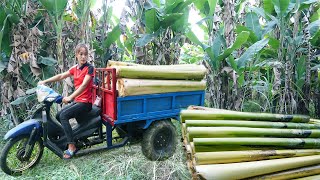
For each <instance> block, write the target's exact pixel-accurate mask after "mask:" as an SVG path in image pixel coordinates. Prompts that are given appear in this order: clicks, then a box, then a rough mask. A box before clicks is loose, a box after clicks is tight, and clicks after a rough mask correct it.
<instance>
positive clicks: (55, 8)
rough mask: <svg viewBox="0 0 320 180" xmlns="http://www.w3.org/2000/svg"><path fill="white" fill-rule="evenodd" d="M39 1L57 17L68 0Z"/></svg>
mask: <svg viewBox="0 0 320 180" xmlns="http://www.w3.org/2000/svg"><path fill="white" fill-rule="evenodd" d="M40 2H41V4H42V5H43V6H44V7H45V8H46V10H47V11H48V12H49V13H50V14H51V15H53V16H56V17H59V16H61V15H62V14H63V12H64V10H65V9H66V7H67V3H68V0H40Z"/></svg>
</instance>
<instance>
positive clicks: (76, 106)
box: [59, 102, 92, 144]
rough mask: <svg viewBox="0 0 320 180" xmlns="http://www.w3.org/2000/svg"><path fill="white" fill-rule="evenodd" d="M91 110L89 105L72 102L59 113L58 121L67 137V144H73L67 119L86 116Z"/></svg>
mask: <svg viewBox="0 0 320 180" xmlns="http://www.w3.org/2000/svg"><path fill="white" fill-rule="evenodd" d="M91 109H92V104H91V103H81V102H72V103H71V104H69V105H68V106H66V107H64V108H63V109H62V110H61V111H60V112H59V119H60V122H61V125H62V127H63V130H64V133H65V134H66V136H67V143H68V144H75V142H74V139H73V134H72V128H71V125H70V123H69V119H71V118H76V117H79V116H81V115H85V114H87V113H88V112H89V111H91Z"/></svg>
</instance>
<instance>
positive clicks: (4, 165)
mask: <svg viewBox="0 0 320 180" xmlns="http://www.w3.org/2000/svg"><path fill="white" fill-rule="evenodd" d="M28 139H29V136H28V135H25V136H18V137H15V138H12V139H10V140H9V141H8V142H7V143H6V145H5V146H4V148H3V150H2V153H1V157H0V166H1V169H2V170H3V171H4V172H5V173H6V174H9V175H12V176H18V175H21V174H22V172H23V171H25V170H27V169H29V168H32V167H33V166H35V165H36V164H38V163H39V161H40V159H41V157H42V154H43V142H42V139H41V138H39V139H38V140H36V141H35V144H34V146H33V149H32V150H31V155H30V157H29V158H25V157H23V155H24V154H25V150H26V147H27V142H28Z"/></svg>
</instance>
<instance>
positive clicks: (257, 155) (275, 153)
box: [194, 149, 320, 165]
mask: <svg viewBox="0 0 320 180" xmlns="http://www.w3.org/2000/svg"><path fill="white" fill-rule="evenodd" d="M317 154H320V150H319V149H295V150H293V149H290V150H251V151H221V152H199V153H195V154H194V158H195V162H196V164H197V165H204V164H220V163H221V164H224V163H235V162H245V161H259V160H267V159H279V158H289V157H299V156H310V155H317Z"/></svg>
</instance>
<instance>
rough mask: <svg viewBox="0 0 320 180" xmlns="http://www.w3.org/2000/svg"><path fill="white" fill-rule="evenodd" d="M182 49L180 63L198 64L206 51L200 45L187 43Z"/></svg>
mask: <svg viewBox="0 0 320 180" xmlns="http://www.w3.org/2000/svg"><path fill="white" fill-rule="evenodd" d="M181 49H182V51H181V55H180V58H179V62H180V64H198V63H199V62H200V61H201V60H203V56H204V52H203V50H202V49H201V48H200V47H199V46H195V45H191V44H187V43H186V44H184V45H183V46H182V47H181Z"/></svg>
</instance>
